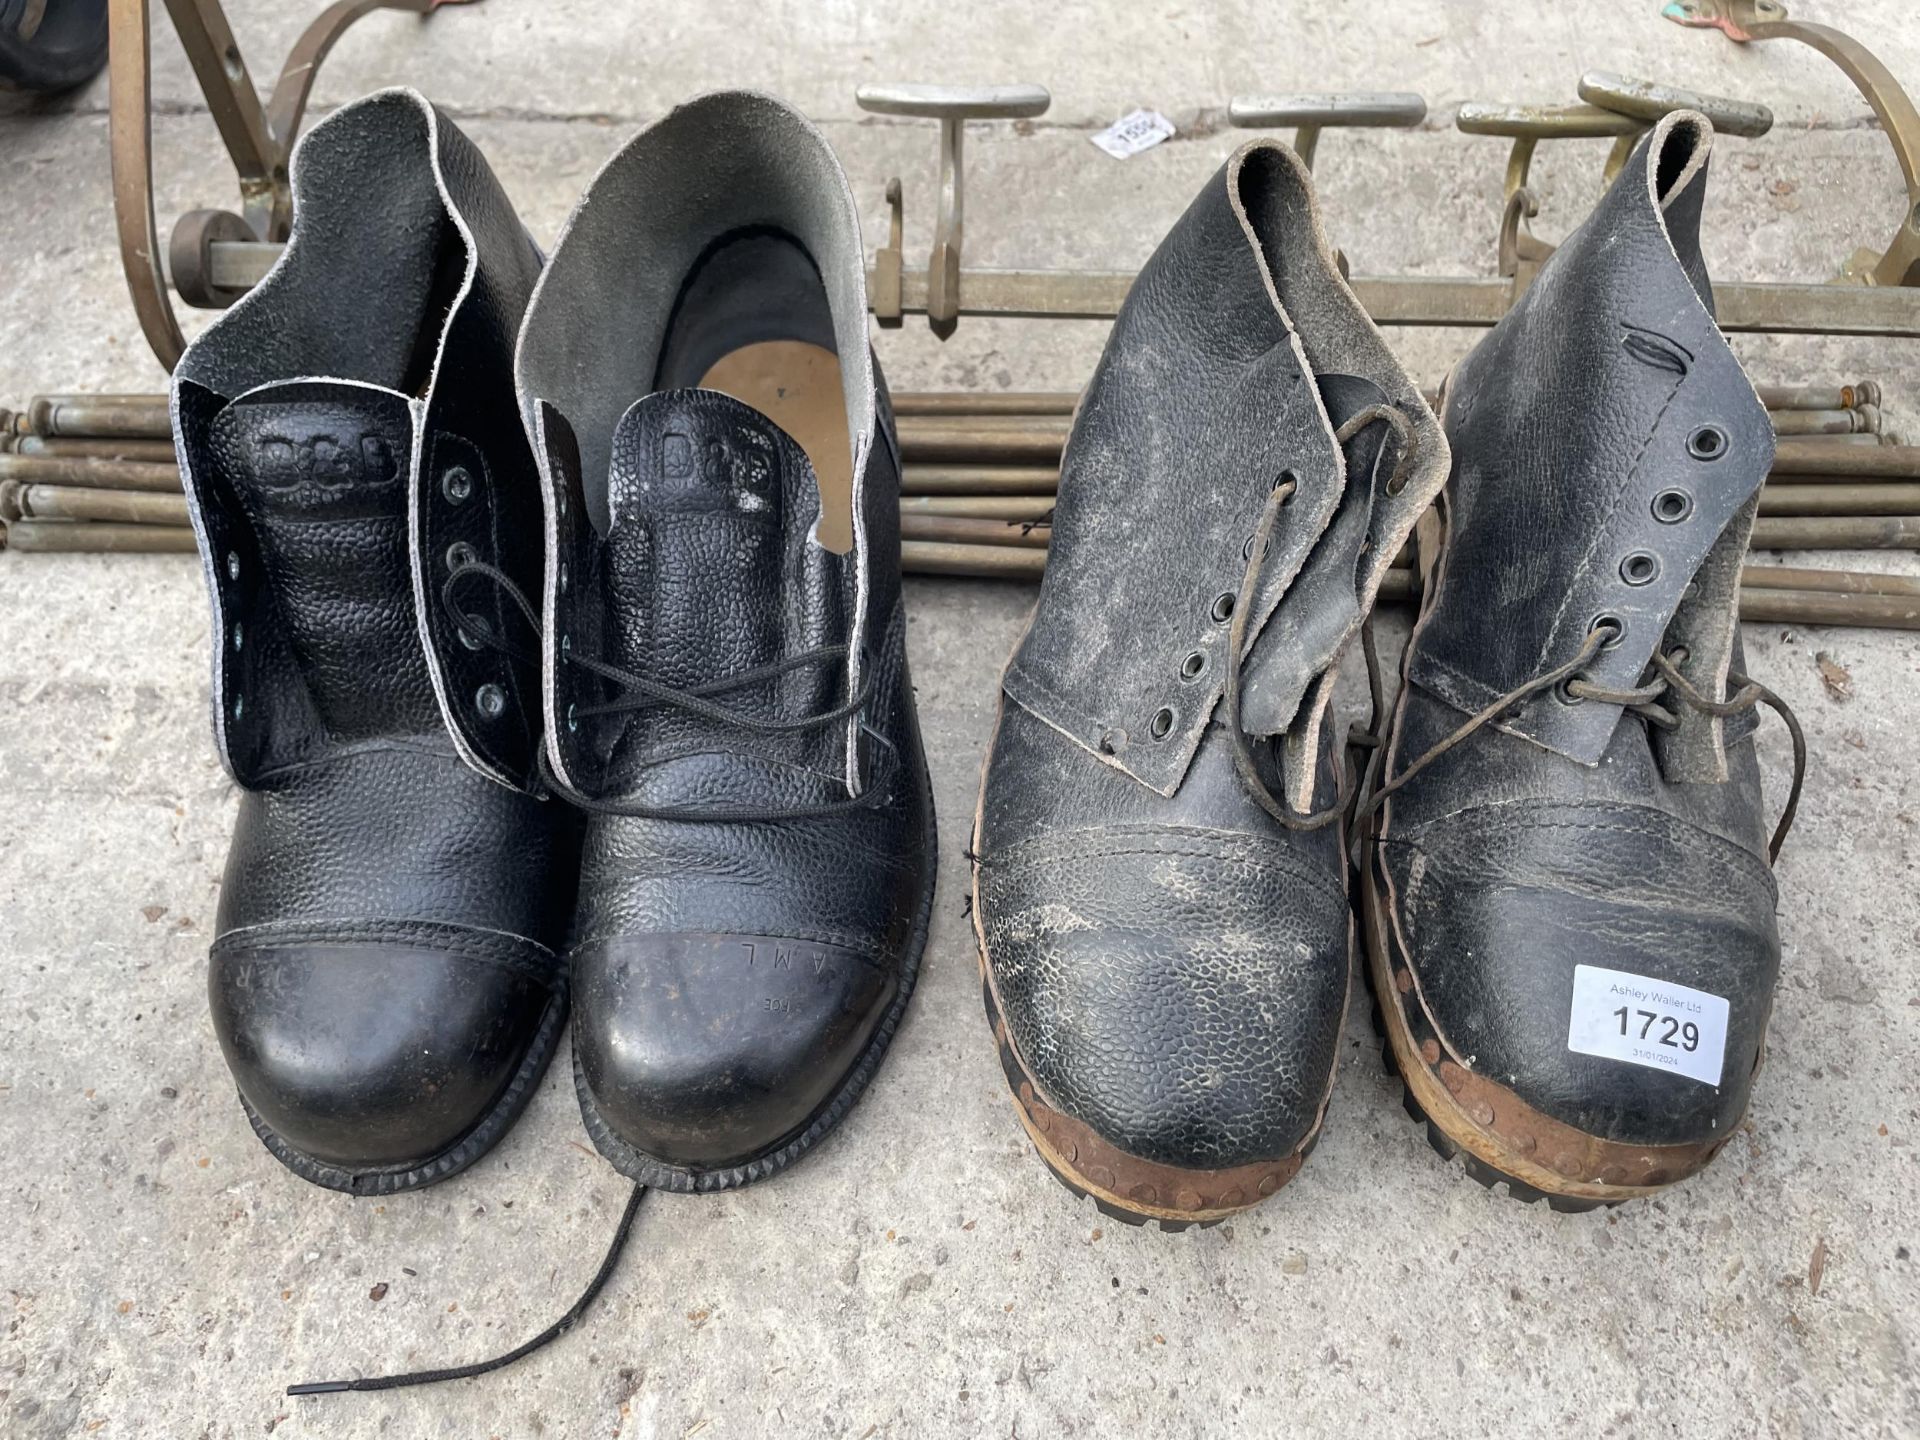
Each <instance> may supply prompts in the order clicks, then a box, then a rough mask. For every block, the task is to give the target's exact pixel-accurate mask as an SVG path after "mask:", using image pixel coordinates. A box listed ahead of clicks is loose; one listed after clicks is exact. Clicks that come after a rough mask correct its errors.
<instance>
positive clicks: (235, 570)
mask: <svg viewBox="0 0 1920 1440" xmlns="http://www.w3.org/2000/svg"><path fill="white" fill-rule="evenodd" d="M227 581H228V583H229V584H234V585H237V584H239V583H240V552H239V551H238V550H229V551H228V552H227ZM245 643H246V631H245V629H244V628H242V626H241V624H240V622H239V621H238V620H236V621H234V622H233V653H234V654H236V655H238V654H239V653H240V649H241V646H243V645H244V644H245ZM246 713H247V697H246V696H245V695H235V696H234V697H233V718H234V719H236V720H238V719H239V718H240V717H241V716H242V715H244V714H246Z"/></svg>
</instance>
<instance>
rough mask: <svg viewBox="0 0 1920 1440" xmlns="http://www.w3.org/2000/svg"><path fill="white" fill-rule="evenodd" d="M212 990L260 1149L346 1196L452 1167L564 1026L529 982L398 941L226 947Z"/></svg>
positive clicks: (541, 989)
mask: <svg viewBox="0 0 1920 1440" xmlns="http://www.w3.org/2000/svg"><path fill="white" fill-rule="evenodd" d="M208 993H209V997H210V999H211V1001H212V1007H213V1022H214V1029H215V1030H216V1032H217V1033H218V1035H219V1038H220V1047H221V1049H222V1051H224V1052H225V1055H226V1059H227V1064H228V1067H229V1068H230V1069H231V1070H232V1072H233V1076H234V1080H235V1082H236V1083H237V1085H238V1086H239V1089H240V1094H241V1096H242V1098H243V1099H244V1100H245V1101H246V1103H247V1105H248V1107H249V1109H250V1110H251V1111H252V1113H253V1116H254V1118H255V1122H256V1128H259V1127H264V1129H265V1131H266V1132H268V1133H265V1134H263V1137H262V1138H263V1139H266V1140H267V1143H268V1144H269V1146H271V1147H272V1148H274V1150H275V1152H276V1154H278V1155H279V1156H280V1158H281V1159H283V1160H284V1161H286V1163H288V1164H289V1165H291V1166H293V1167H294V1168H295V1169H296V1170H297V1171H299V1172H300V1173H301V1174H303V1175H304V1176H306V1178H308V1179H312V1180H315V1181H316V1182H317V1183H322V1184H328V1185H333V1186H336V1187H337V1188H341V1189H355V1190H358V1189H386V1188H394V1186H392V1185H388V1184H385V1183H383V1179H385V1180H397V1179H398V1178H399V1177H401V1176H404V1175H406V1172H412V1171H417V1170H419V1169H421V1168H423V1167H431V1166H434V1165H436V1164H439V1165H442V1166H443V1167H444V1166H446V1165H447V1162H448V1157H449V1154H450V1152H452V1151H454V1150H455V1149H456V1148H457V1147H460V1146H461V1145H462V1142H463V1140H465V1139H466V1138H467V1137H469V1136H470V1135H472V1134H473V1132H475V1131H476V1129H477V1128H478V1127H480V1126H481V1125H482V1124H483V1123H487V1122H489V1121H490V1120H491V1119H492V1118H493V1117H495V1116H496V1115H497V1114H498V1113H499V1112H500V1110H501V1109H502V1104H501V1102H502V1100H503V1096H504V1095H505V1092H507V1091H508V1089H509V1087H510V1086H513V1085H515V1084H520V1085H523V1086H524V1085H527V1084H529V1083H530V1077H529V1076H527V1075H525V1074H523V1073H522V1071H523V1067H524V1064H525V1062H526V1061H527V1059H528V1056H529V1052H530V1051H531V1050H532V1049H533V1047H534V1046H535V1044H536V1040H538V1041H539V1043H541V1044H542V1045H550V1044H551V1040H552V1035H551V1034H550V1033H547V1032H555V1031H557V1030H558V1028H559V1021H558V1019H557V1018H556V1016H555V1014H554V1013H553V1012H552V1011H551V1008H550V1001H551V999H552V992H551V989H550V986H549V984H548V983H547V982H546V981H545V980H543V979H542V978H541V977H539V976H538V975H536V974H534V973H532V972H531V970H522V969H517V968H511V967H502V966H498V965H494V964H489V963H486V962H483V961H478V960H475V959H473V958H472V957H470V956H466V955H461V954H457V953H450V952H448V951H445V950H440V949H431V948H420V947H415V946H409V945H401V944H379V943H342V944H328V943H297V944H268V945H262V946H259V947H257V948H249V947H247V946H244V945H233V944H223V945H222V946H220V947H217V948H216V951H215V953H214V956H213V958H212V961H211V964H210V967H209V970H208ZM508 1108H511V1107H508ZM481 1148H484V1147H481ZM452 1168H457V1166H453V1167H452ZM448 1173H451V1168H449V1169H448ZM406 1183H419V1180H418V1178H413V1177H410V1178H408V1179H407V1181H406Z"/></svg>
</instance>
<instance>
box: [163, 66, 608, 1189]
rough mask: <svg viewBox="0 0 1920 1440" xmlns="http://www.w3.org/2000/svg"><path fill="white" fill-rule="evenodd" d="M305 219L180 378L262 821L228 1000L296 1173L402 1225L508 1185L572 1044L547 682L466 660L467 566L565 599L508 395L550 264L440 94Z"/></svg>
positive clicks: (211, 568) (227, 891) (222, 737)
mask: <svg viewBox="0 0 1920 1440" xmlns="http://www.w3.org/2000/svg"><path fill="white" fill-rule="evenodd" d="M293 187H294V198H295V207H296V208H295V216H296V219H295V224H294V231H293V237H292V240H291V242H290V244H289V245H288V247H287V251H286V253H285V255H284V256H283V257H282V258H281V260H280V262H279V263H278V264H277V265H276V266H275V267H274V270H273V272H272V274H271V275H269V276H268V277H267V279H266V280H265V281H264V282H262V284H261V285H260V286H259V287H258V288H257V289H255V290H254V291H253V292H252V293H251V294H249V295H248V296H247V297H246V298H245V299H243V300H242V301H241V302H240V303H239V304H237V305H236V306H234V308H233V309H232V310H230V311H228V312H227V313H226V314H225V315H224V316H223V317H221V319H219V320H218V321H217V322H215V324H214V325H213V326H212V327H211V328H210V329H209V330H207V332H206V333H205V334H204V335H202V336H201V337H200V338H199V339H198V340H197V341H196V342H195V343H194V344H193V345H192V346H191V347H190V348H189V349H188V351H187V354H186V356H185V358H184V359H183V360H182V361H181V363H180V366H179V369H178V371H177V372H176V373H175V377H174V393H173V407H174V429H175V437H176V441H177V444H178V448H179V453H180V468H181V473H182V477H183V479H184V481H185V484H186V492H187V499H188V505H189V508H190V511H191V513H192V516H193V522H194V527H195V529H196V531H197V532H198V534H199V537H200V545H201V551H202V555H203V557H204V559H205V562H206V573H207V587H208V589H209V591H210V592H211V596H212V600H213V630H212V641H213V671H214V673H213V702H214V734H215V738H216V741H217V743H218V745H219V749H220V754H221V758H222V759H223V760H224V762H225V763H226V766H227V769H228V770H229V771H230V772H231V774H232V775H233V777H234V779H235V780H236V781H238V782H239V784H240V785H241V787H242V788H243V790H244V792H245V793H244V794H243V795H242V797H241V802H240V819H239V824H238V828H237V829H236V831H235V833H234V839H233V847H232V850H231V851H230V852H229V854H228V857H227V871H226V881H225V884H224V886H223V887H222V890H221V895H220V913H219V921H218V926H217V930H218V934H217V937H216V939H215V940H214V944H213V950H212V957H211V968H210V972H209V976H208V989H209V993H210V996H211V999H212V1002H213V1019H214V1028H215V1029H216V1030H217V1031H218V1033H219V1036H220V1044H221V1047H222V1049H223V1050H224V1051H225V1052H226V1057H227V1063H228V1065H229V1066H230V1067H231V1068H232V1070H233V1074H234V1078H235V1080H236V1081H237V1082H238V1084H239V1089H240V1095H241V1099H242V1102H243V1103H244V1104H245V1106H246V1110H247V1115H248V1117H249V1118H250V1119H251V1120H252V1121H253V1125H254V1128H255V1130H257V1131H258V1132H259V1135H260V1138H261V1139H262V1140H264V1141H265V1142H266V1144H267V1148H268V1149H270V1150H271V1151H272V1152H273V1153H274V1155H275V1156H277V1157H278V1158H279V1159H280V1160H281V1161H282V1162H284V1163H285V1164H286V1165H287V1166H288V1167H289V1168H290V1169H292V1170H293V1171H294V1172H295V1173H296V1174H299V1175H301V1176H303V1177H304V1178H306V1179H308V1180H311V1181H313V1182H315V1183H316V1184H320V1185H327V1186H331V1187H333V1188H335V1189H339V1190H348V1191H354V1192H358V1193H362V1194H368V1193H373V1194H380V1193H387V1192H390V1191H394V1190H401V1189H406V1188H408V1187H411V1186H417V1185H425V1184H429V1183H431V1182H433V1181H435V1180H440V1179H444V1178H445V1177H447V1176H448V1175H451V1174H453V1173H455V1172H456V1171H458V1170H460V1169H462V1168H463V1167H465V1166H467V1165H470V1164H471V1163H472V1162H473V1161H474V1160H476V1159H478V1158H479V1157H480V1156H481V1155H482V1154H484V1153H485V1152H486V1150H487V1149H488V1147H490V1146H491V1145H492V1144H493V1143H494V1142H495V1141H496V1140H498V1139H499V1138H500V1136H501V1135H502V1134H503V1133H505V1131H506V1129H507V1127H508V1126H509V1125H511V1124H512V1123H513V1120H514V1118H515V1117H516V1116H517V1115H518V1114H519V1113H520V1111H521V1109H522V1107H524V1106H525V1104H526V1102H527V1099H528V1097H529V1096H530V1094H531V1093H532V1090H533V1086H534V1084H535V1082H536V1081H537V1080H538V1079H539V1077H540V1073H541V1071H542V1070H543V1069H544V1068H545V1066H546V1063H547V1061H548V1059H549V1057H550V1056H551V1054H552V1052H553V1046H554V1042H555V1040H556V1039H557V1038H558V1036H559V1033H560V1030H561V1026H562V1024H563V1022H564V1020H565V1014H566V987H565V977H564V975H563V973H562V971H561V969H560V966H559V959H558V949H559V942H560V941H561V939H562V938H563V936H564V929H565V924H566V917H567V914H568V911H569V908H570V905H571V889H572V876H573V862H572V845H573V836H574V824H573V820H572V817H571V816H570V814H569V813H568V812H567V811H566V809H565V808H564V807H562V806H560V805H557V804H551V803H543V802H540V801H536V800H534V799H531V798H529V796H528V795H527V794H525V793H523V791H522V790H521V789H519V788H517V787H519V786H520V785H522V784H523V783H524V782H525V781H527V779H528V778H529V776H530V774H531V772H532V768H533V764H534V756H535V748H534V747H535V744H536V741H537V737H538V735H539V731H540V692H539V683H540V671H539V662H538V657H537V656H536V655H534V654H532V653H530V652H529V653H526V654H524V655H523V656H522V657H521V658H519V659H515V658H513V657H512V656H510V655H508V654H506V653H504V652H503V651H502V650H501V649H500V648H499V646H500V645H501V644H502V643H504V641H505V633H506V632H505V630H504V628H503V625H504V621H505V618H506V617H505V616H504V615H503V614H502V613H501V612H500V610H499V608H498V606H497V605H495V606H493V607H492V608H491V611H490V615H489V618H488V619H487V620H486V622H485V623H486V625H488V626H491V627H492V628H490V629H486V630H485V632H484V633H482V631H481V630H480V629H470V630H468V631H467V632H466V633H465V634H463V635H456V626H455V621H454V619H453V618H452V617H453V613H454V612H453V611H452V610H451V609H450V608H449V607H448V605H447V604H446V603H445V598H444V597H443V594H442V592H443V589H444V587H445V585H446V583H447V581H448V578H449V575H450V572H451V570H452V569H453V568H455V567H460V566H470V565H480V566H484V567H493V568H496V569H497V570H498V571H499V572H500V573H502V574H504V575H508V576H511V577H517V579H518V581H519V582H520V583H522V584H524V585H526V586H528V587H537V586H538V585H539V583H540V576H541V570H542V566H543V563H544V554H543V550H542V547H541V543H540V500H539V492H538V488H537V480H536V476H535V472H534V467H533V460H532V454H531V452H530V451H529V449H528V447H527V443H526V438H525V435H524V433H523V432H522V430H521V428H520V425H519V421H518V416H517V413H516V411H515V408H514V404H513V384H512V371H511V362H512V347H513V341H514V334H515V329H516V326H517V325H518V323H519V320H520V317H521V314H522V313H523V311H524V309H525V307H526V302H527V298H528V296H529V295H530V294H531V293H532V290H533V284H534V281H535V279H536V277H537V276H538V274H539V269H540V259H539V255H538V253H537V252H536V251H535V249H534V247H533V243H532V242H531V241H530V240H529V239H528V238H527V235H526V233H525V231H524V230H523V229H522V228H521V226H520V223H519V221H518V220H517V219H516V218H515V217H514V213H513V210H512V207H511V206H510V205H509V204H508V202H507V199H506V196H505V195H504V194H503V193H502V192H501V190H500V188H499V185H498V184H497V182H496V181H495V180H494V178H493V175H492V173H491V172H490V171H489V170H488V169H487V166H486V163H485V162H484V161H483V160H482V159H481V158H480V155H479V153H478V152H477V151H476V150H475V149H474V148H473V146H472V145H471V144H470V143H469V142H468V141H467V139H466V138H465V137H464V136H463V135H462V134H461V133H460V132H459V131H458V130H457V129H455V128H454V127H453V126H452V125H451V124H449V123H448V122H447V120H446V118H445V117H444V116H442V115H440V114H438V113H437V112H436V111H435V110H434V109H433V108H432V107H431V106H430V105H428V104H427V103H426V102H425V101H424V100H423V99H421V98H420V97H419V96H418V95H415V94H413V93H412V92H408V91H387V92H383V93H381V94H378V95H374V96H372V97H370V98H368V99H366V100H363V101H360V102H358V103H357V104H353V105H350V106H347V107H346V108H345V109H343V110H341V111H339V112H337V113H335V114H334V115H332V116H331V117H329V118H328V119H327V120H325V121H323V122H322V123H321V124H319V125H317V126H315V127H314V129H313V130H312V132H311V133H309V134H308V135H307V137H306V138H305V139H304V140H303V141H302V142H301V145H300V147H299V150H298V152H297V154H296V156H295V164H294V172H293ZM487 599H488V597H487V596H484V595H483V596H477V597H468V598H467V600H466V602H465V605H466V608H467V610H469V611H474V610H476V608H480V609H484V608H486V603H485V602H486V601H487ZM486 642H492V643H486Z"/></svg>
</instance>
